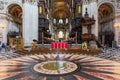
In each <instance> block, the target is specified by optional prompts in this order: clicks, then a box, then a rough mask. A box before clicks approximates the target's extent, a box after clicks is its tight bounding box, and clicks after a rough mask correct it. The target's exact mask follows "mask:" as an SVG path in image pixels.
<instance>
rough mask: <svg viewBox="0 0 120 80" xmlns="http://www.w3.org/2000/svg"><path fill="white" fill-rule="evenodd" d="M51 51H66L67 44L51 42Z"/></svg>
mask: <svg viewBox="0 0 120 80" xmlns="http://www.w3.org/2000/svg"><path fill="white" fill-rule="evenodd" d="M51 48H52V49H66V48H68V42H51Z"/></svg>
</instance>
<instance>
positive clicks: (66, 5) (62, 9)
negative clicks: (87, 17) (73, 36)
mask: <svg viewBox="0 0 120 80" xmlns="http://www.w3.org/2000/svg"><path fill="white" fill-rule="evenodd" d="M70 2H71V0H69V2H68V0H56V1H52V6H51V7H52V13H51V14H52V17H53V18H63V19H64V18H68V17H70V6H71V3H70Z"/></svg>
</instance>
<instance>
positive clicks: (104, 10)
mask: <svg viewBox="0 0 120 80" xmlns="http://www.w3.org/2000/svg"><path fill="white" fill-rule="evenodd" d="M98 13H99V14H98V19H99V38H100V40H101V41H102V43H103V44H104V45H107V46H109V47H111V46H112V41H113V40H114V7H113V5H112V4H109V3H104V4H102V5H100V7H99V9H98Z"/></svg>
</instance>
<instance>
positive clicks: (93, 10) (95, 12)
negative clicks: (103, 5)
mask: <svg viewBox="0 0 120 80" xmlns="http://www.w3.org/2000/svg"><path fill="white" fill-rule="evenodd" d="M90 11H91V13H90V17H92V16H93V17H94V19H95V24H94V25H92V33H93V34H95V36H96V37H98V6H97V2H96V1H93V2H91V4H90Z"/></svg>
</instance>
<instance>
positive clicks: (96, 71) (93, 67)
mask: <svg viewBox="0 0 120 80" xmlns="http://www.w3.org/2000/svg"><path fill="white" fill-rule="evenodd" d="M55 61H63V62H62V64H63V65H62V66H60V65H58V66H57V67H53V68H51V66H49V68H48V65H49V62H53V63H50V65H51V64H53V65H54V64H59V62H58V63H55ZM69 62H70V63H69ZM70 64H72V65H74V68H75V69H72V70H71V71H68V72H66V73H67V74H65V75H64V73H65V72H64V71H65V70H67V69H68V68H70V69H71V66H69V67H68V65H70ZM40 65H41V66H42V67H39V66H40ZM46 66H47V67H46ZM66 66H67V67H66ZM60 67H62V68H63V69H64V71H61V72H60V74H62V73H63V75H48V74H53V73H54V72H53V73H52V72H48V73H47V75H46V74H45V73H42V72H40V71H43V70H40V68H43V69H49V70H56V69H60ZM78 67H79V68H80V69H78ZM76 69H77V70H76ZM43 72H44V71H43ZM55 74H59V72H57V73H55ZM0 80H120V63H117V62H113V61H110V60H105V59H101V58H97V57H91V56H84V55H78V54H68V53H67V54H65V53H64V54H62V53H59V54H41V55H32V56H25V57H20V58H14V59H9V60H4V61H0Z"/></svg>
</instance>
